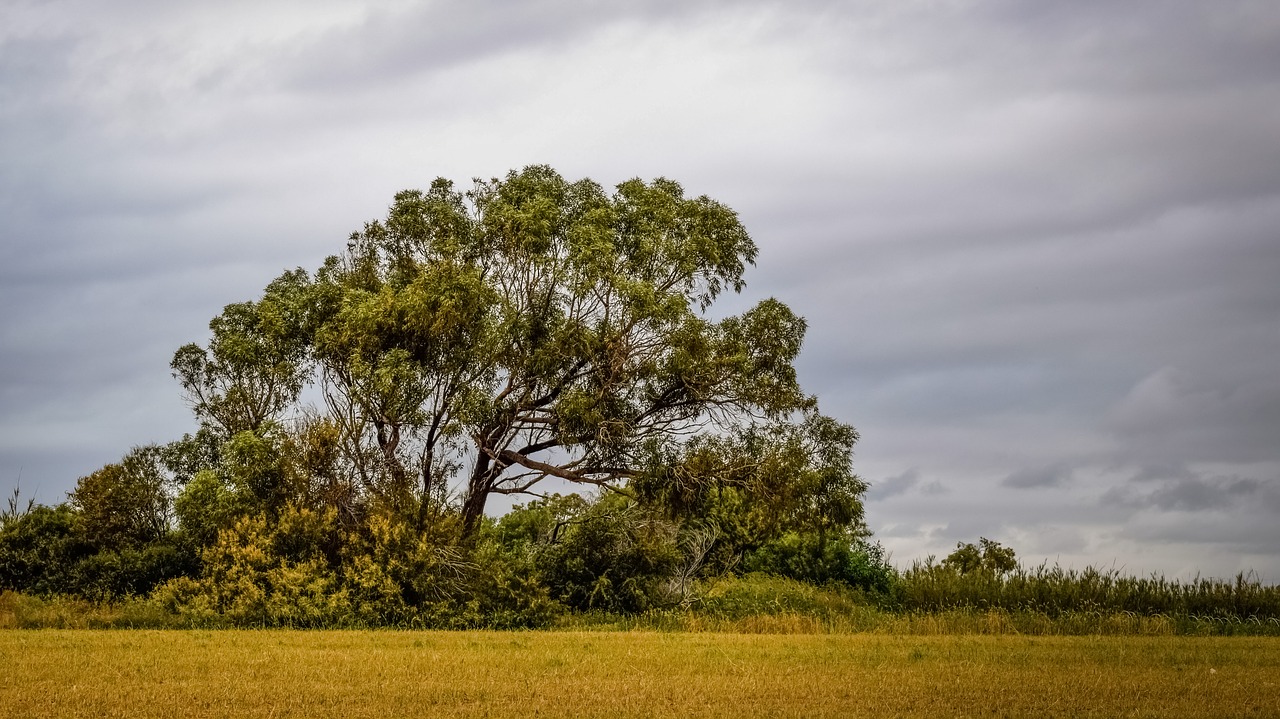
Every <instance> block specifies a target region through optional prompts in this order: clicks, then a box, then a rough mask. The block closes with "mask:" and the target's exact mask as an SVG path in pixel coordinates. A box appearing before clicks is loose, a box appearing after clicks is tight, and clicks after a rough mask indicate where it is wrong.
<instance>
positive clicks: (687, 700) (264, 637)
mask: <svg viewBox="0 0 1280 719" xmlns="http://www.w3.org/2000/svg"><path fill="white" fill-rule="evenodd" d="M0 667H3V671H4V681H3V683H0V716H5V717H86V716H130V717H176V716H182V717H232V716H272V717H400V716H431V717H485V716H490V717H492V716H546V717H629V716H636V717H641V716H643V717H655V716H671V717H684V716H694V717H791V716H794V717H858V716H895V717H943V716H945V717H959V716H973V717H976V716H982V717H1001V716H1081V717H1087V716H1097V717H1120V716H1126V717H1127V716H1137V717H1208V716H1214V717H1230V716H1280V640H1277V639H1275V638H1269V637H1252V638H1250V637H1217V638H1211V637H1018V636H975V635H959V636H900V635H883V634H855V635H848V634H846V635H830V634H829V635H800V634H792V635H746V634H715V633H663V632H634V633H633V632H514V633H510V632H453V633H449V632H396V631H311V632H303V631H252V630H250V631H87V630H70V631H63V630H37V631H24V630H4V631H0Z"/></svg>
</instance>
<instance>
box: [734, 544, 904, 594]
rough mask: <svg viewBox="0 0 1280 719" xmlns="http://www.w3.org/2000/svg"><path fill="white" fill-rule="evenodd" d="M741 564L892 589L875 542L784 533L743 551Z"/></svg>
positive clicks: (749, 568) (812, 579)
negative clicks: (745, 551) (754, 547)
mask: <svg viewBox="0 0 1280 719" xmlns="http://www.w3.org/2000/svg"><path fill="white" fill-rule="evenodd" d="M742 567H743V569H744V570H745V571H747V572H761V573H765V574H774V575H777V576H779V577H787V578H790V579H796V580H799V581H802V582H812V583H816V584H831V583H839V584H845V585H848V586H850V587H855V588H858V589H864V590H868V591H876V592H881V593H888V592H890V591H891V590H892V587H893V583H894V580H895V579H896V576H897V573H896V572H895V571H894V569H893V567H891V566H889V564H888V562H887V561H886V560H885V556H884V549H883V548H881V547H880V545H879V544H870V543H867V542H864V541H861V540H854V541H849V540H846V539H843V538H841V539H833V540H828V541H823V539H822V538H821V537H820V536H818V535H817V534H814V533H806V534H800V533H798V532H788V533H786V534H784V535H782V536H781V537H779V538H778V539H775V540H773V541H771V542H768V543H766V544H765V545H764V546H762V547H760V548H759V549H756V550H753V551H750V552H747V553H746V555H745V556H744V557H743V562H742Z"/></svg>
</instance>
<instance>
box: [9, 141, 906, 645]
mask: <svg viewBox="0 0 1280 719" xmlns="http://www.w3.org/2000/svg"><path fill="white" fill-rule="evenodd" d="M756 255H757V248H756V245H755V244H754V242H753V241H752V240H751V238H750V236H749V234H748V233H747V231H746V229H745V228H744V227H743V226H742V224H741V222H740V221H739V218H738V216H737V214H736V213H735V212H734V211H733V210H731V209H730V208H728V207H726V206H725V205H723V204H721V203H719V202H717V201H715V200H712V199H710V198H708V197H705V196H700V197H686V195H685V193H684V190H683V188H682V187H681V186H680V185H679V184H677V183H675V182H672V181H670V180H665V179H658V180H654V181H652V182H643V181H640V180H630V181H627V182H624V183H622V184H620V185H618V186H617V187H616V188H615V190H614V191H613V192H606V191H605V190H604V188H602V187H601V186H600V185H598V184H597V183H595V182H593V181H591V180H588V179H584V180H579V181H576V182H570V181H568V180H566V179H564V178H563V177H561V176H560V175H559V174H558V173H556V172H555V171H554V170H552V169H551V168H548V167H545V166H533V167H527V168H525V169H523V170H520V171H512V172H510V173H508V174H507V175H506V176H505V177H504V178H495V179H491V180H487V181H479V180H478V181H476V182H475V183H474V184H473V186H472V187H470V188H469V189H467V190H465V191H463V190H460V189H458V188H455V186H454V185H453V183H451V182H450V181H448V180H444V179H438V180H436V181H435V182H433V183H432V184H431V186H430V188H429V189H428V190H426V191H416V190H414V191H405V192H401V193H399V194H397V195H396V196H395V198H394V202H393V203H392V205H391V207H390V209H389V212H388V214H387V216H386V218H385V219H384V220H378V221H373V222H369V223H367V224H365V225H364V227H363V228H362V229H361V230H360V231H358V232H355V233H353V234H351V236H350V237H349V239H348V241H347V244H346V247H345V250H344V251H342V252H340V253H339V254H336V255H333V256H331V257H329V258H327V259H326V260H325V261H324V262H323V263H322V264H321V265H320V267H318V268H316V269H314V270H313V271H307V270H304V269H302V268H298V269H294V270H289V271H286V272H284V273H283V274H281V275H280V276H279V277H277V278H276V279H275V280H273V281H272V282H270V283H269V284H268V285H267V286H266V287H265V289H264V290H263V292H262V294H261V296H260V297H259V298H257V299H254V300H250V301H245V302H239V303H235V304H230V305H227V306H226V307H225V308H224V309H223V311H222V312H221V313H220V314H219V315H218V316H216V317H214V318H213V319H212V321H211V322H210V324H209V330H210V334H209V337H208V339H207V340H206V341H205V342H204V343H192V344H187V345H185V346H183V347H181V348H179V349H178V350H177V352H176V353H175V355H174V357H173V361H172V365H171V367H172V371H173V376H174V377H175V378H176V379H177V381H178V383H179V385H180V386H181V388H182V391H183V393H184V394H185V397H186V399H187V401H188V404H189V406H190V407H191V409H192V411H193V413H194V416H195V419H196V420H197V423H198V427H199V428H198V430H197V431H195V432H194V433H191V434H188V435H185V436H183V437H182V438H181V439H178V440H176V441H173V442H170V443H168V444H164V445H149V446H142V447H136V448H134V449H132V450H130V451H129V452H127V453H126V454H125V455H124V457H122V458H121V460H120V461H119V462H115V463H112V464H108V465H106V466H104V467H102V468H101V469H99V470H97V471H95V472H93V473H91V474H89V475H87V476H85V477H83V478H81V479H80V480H79V482H78V483H77V486H76V488H75V490H74V491H73V492H71V493H70V494H69V497H68V501H67V502H65V503H62V504H60V505H58V506H54V507H43V506H41V507H34V506H32V507H27V508H25V509H24V508H21V507H19V506H17V502H16V499H17V498H16V496H15V498H14V499H15V501H14V502H11V506H10V509H9V511H8V512H6V513H4V514H3V518H2V519H0V522H2V526H0V588H8V589H13V590H18V591H23V592H29V593H35V594H70V595H76V596H82V597H87V598H92V599H106V600H110V599H114V598H121V597H129V596H133V597H137V596H150V597H152V598H154V599H155V600H156V601H158V602H162V603H164V604H165V606H167V607H168V608H169V609H170V610H171V611H173V612H176V613H187V614H190V615H192V616H204V617H229V618H231V619H232V620H234V621H240V622H244V623H254V624H294V625H306V624H326V623H332V617H334V616H350V617H353V618H355V619H356V620H358V621H359V622H361V623H365V624H386V623H391V624H395V623H404V622H409V621H414V622H421V623H429V624H433V625H442V626H444V625H448V626H452V625H459V626H462V625H467V626H470V625H490V626H496V625H531V624H537V623H539V622H543V621H546V618H547V617H549V616H552V615H554V614H555V613H556V612H558V611H563V610H565V609H566V608H567V609H574V610H602V611H610V612H638V611H644V610H646V609H650V608H654V607H662V606H679V605H681V604H687V603H688V602H690V601H692V600H693V598H694V592H693V587H695V586H696V584H697V582H698V581H699V580H700V579H702V578H705V577H708V576H725V575H729V574H735V573H743V572H767V573H773V574H778V575H781V576H786V577H791V578H794V579H799V580H802V581H809V582H818V583H830V582H835V583H842V584H845V585H849V586H853V587H860V588H864V589H869V590H876V589H880V590H883V589H885V588H886V587H887V586H888V583H889V582H890V581H891V580H892V575H893V572H892V570H891V569H890V568H889V567H888V565H887V563H886V561H885V558H884V556H883V553H882V552H881V551H880V550H879V548H878V546H876V545H874V544H872V543H870V542H869V541H868V535H869V533H868V531H867V529H866V525H865V523H864V521H863V505H862V495H863V493H864V491H865V490H866V484H865V483H864V482H863V480H861V479H860V478H859V477H858V476H857V475H856V474H855V473H854V472H853V469H852V465H851V453H852V448H853V445H854V443H855V442H856V441H857V439H858V435H857V433H856V431H855V430H854V429H853V428H852V427H851V426H849V425H847V424H845V423H842V422H840V421H839V420H837V419H834V418H832V417H829V416H826V415H824V414H823V413H822V412H821V411H820V409H819V406H818V401H817V399H816V398H815V397H814V396H812V395H810V394H807V393H806V392H805V391H804V390H803V389H802V388H801V386H800V384H799V382H798V380H797V377H796V371H795V360H796V357H797V355H798V354H799V352H800V349H801V345H802V342H803V339H804V335H805V330H806V325H805V322H804V320H803V319H802V318H801V317H799V316H797V315H796V314H795V313H794V312H792V311H791V309H790V308H789V307H787V305H785V304H784V303H782V302H780V301H778V300H777V299H772V298H770V299H765V300H763V301H760V302H758V303H756V304H755V305H754V306H752V307H750V308H749V309H747V310H745V311H743V312H741V313H738V314H730V315H727V316H720V315H719V314H717V310H716V303H717V300H718V299H720V298H721V297H722V296H723V295H724V293H726V292H730V291H731V292H735V293H736V292H740V291H741V290H742V289H743V287H744V279H743V275H744V272H745V270H746V268H747V267H749V266H750V265H752V264H753V263H754V261H755V259H756ZM494 495H509V496H515V497H523V498H525V499H526V501H525V502H524V503H522V504H518V505H516V508H515V509H514V510H512V511H510V512H508V513H507V514H505V515H503V516H502V517H500V518H496V519H495V518H491V517H489V516H487V515H486V508H487V507H489V505H490V501H491V500H492V498H493V496H494Z"/></svg>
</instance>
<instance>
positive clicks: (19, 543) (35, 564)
mask: <svg viewBox="0 0 1280 719" xmlns="http://www.w3.org/2000/svg"><path fill="white" fill-rule="evenodd" d="M93 552H94V548H93V546H92V545H91V544H90V543H89V542H88V541H87V540H86V539H85V537H84V533H83V532H82V531H81V530H80V515H79V513H78V512H76V511H75V509H74V508H73V507H71V506H70V505H68V504H61V505H58V506H57V507H45V506H42V505H41V506H36V507H34V508H32V509H31V510H30V511H28V512H26V513H25V514H23V515H22V516H20V517H18V518H17V519H11V520H8V521H6V522H5V523H4V525H3V527H0V589H12V590H16V591H22V592H30V593H33V594H39V595H47V594H58V593H68V594H74V593H75V592H76V589H77V584H76V581H75V575H74V570H75V567H76V565H77V564H78V563H79V562H80V561H81V560H83V559H84V558H86V557H88V556H90V555H91V554H93Z"/></svg>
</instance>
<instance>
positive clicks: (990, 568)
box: [942, 537, 1018, 575]
mask: <svg viewBox="0 0 1280 719" xmlns="http://www.w3.org/2000/svg"><path fill="white" fill-rule="evenodd" d="M942 564H943V566H946V567H950V568H951V569H954V570H955V571H957V572H959V573H960V574H970V573H973V572H989V573H991V574H996V575H1000V574H1006V573H1008V572H1012V571H1013V570H1014V569H1017V567H1018V559H1017V556H1016V555H1015V554H1014V551H1013V549H1012V548H1011V547H1003V546H1001V545H1000V543H999V542H995V541H992V540H990V539H987V538H986V537H980V538H979V539H978V544H977V545H974V544H972V543H965V542H959V543H957V544H956V550H955V551H954V552H952V553H951V554H949V555H947V558H946V559H944V560H942Z"/></svg>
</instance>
